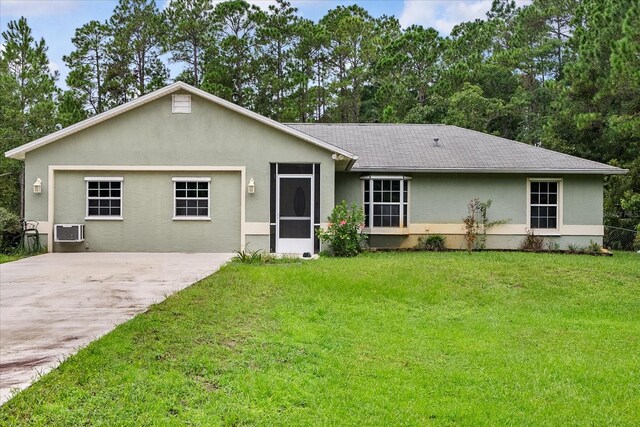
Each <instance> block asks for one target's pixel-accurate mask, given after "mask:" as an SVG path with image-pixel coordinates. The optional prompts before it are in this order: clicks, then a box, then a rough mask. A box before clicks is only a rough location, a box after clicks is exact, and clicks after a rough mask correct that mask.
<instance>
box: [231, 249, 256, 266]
mask: <svg viewBox="0 0 640 427" xmlns="http://www.w3.org/2000/svg"><path fill="white" fill-rule="evenodd" d="M235 260H236V261H237V262H239V263H242V264H260V263H262V261H263V256H262V252H261V251H260V250H257V251H249V250H246V249H243V250H240V251H236V256H235Z"/></svg>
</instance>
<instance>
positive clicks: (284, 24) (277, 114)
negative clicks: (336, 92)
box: [256, 0, 300, 120]
mask: <svg viewBox="0 0 640 427" xmlns="http://www.w3.org/2000/svg"><path fill="white" fill-rule="evenodd" d="M296 12H297V9H296V8H294V7H291V4H290V3H289V2H287V1H284V0H277V2H276V5H269V7H268V9H267V11H266V13H261V14H258V15H256V16H257V17H258V19H259V22H258V25H257V28H256V48H257V53H258V55H259V56H258V58H257V61H258V78H257V79H256V90H257V99H256V111H257V112H259V113H261V114H264V115H266V116H269V117H271V118H273V119H276V120H281V119H282V117H283V116H284V115H285V114H286V110H287V109H288V108H289V105H288V104H289V103H288V102H287V98H288V97H289V96H290V95H291V93H292V92H293V88H294V85H295V83H294V80H293V72H294V70H293V68H292V67H293V64H292V61H293V53H294V46H295V43H296V40H297V39H298V37H299V36H300V34H299V33H298V31H297V29H298V26H297V23H298V17H297V16H296V15H295V14H296Z"/></svg>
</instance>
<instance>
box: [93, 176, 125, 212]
mask: <svg viewBox="0 0 640 427" xmlns="http://www.w3.org/2000/svg"><path fill="white" fill-rule="evenodd" d="M90 182H120V183H121V184H120V215H119V216H115V215H89V183H90ZM84 187H85V197H84V201H85V211H84V219H85V221H123V220H124V216H123V213H124V177H121V176H85V177H84ZM99 199H100V197H98V200H99Z"/></svg>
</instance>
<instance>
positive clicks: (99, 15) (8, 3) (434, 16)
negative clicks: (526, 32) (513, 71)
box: [0, 0, 526, 86]
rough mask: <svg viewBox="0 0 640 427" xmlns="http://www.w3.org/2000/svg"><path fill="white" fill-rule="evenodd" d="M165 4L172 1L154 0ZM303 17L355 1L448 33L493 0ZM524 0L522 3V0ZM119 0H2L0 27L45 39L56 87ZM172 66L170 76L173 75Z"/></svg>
mask: <svg viewBox="0 0 640 427" xmlns="http://www.w3.org/2000/svg"><path fill="white" fill-rule="evenodd" d="M156 1H157V3H158V5H159V7H164V6H165V3H166V2H167V1H170V0H156ZM249 2H250V3H253V4H257V5H259V6H262V7H265V6H266V5H268V4H270V3H274V2H273V1H271V0H251V1H249ZM290 2H291V3H292V4H293V5H294V6H296V7H297V8H298V11H299V14H300V15H301V16H303V17H305V18H308V19H313V20H318V19H319V18H321V17H322V16H323V15H324V14H325V13H326V12H327V11H328V10H329V9H331V8H334V7H335V6H337V5H347V4H353V3H356V4H358V5H360V6H362V7H363V8H365V9H367V10H368V11H369V13H371V14H372V15H373V16H376V17H378V16H381V15H383V14H386V15H394V16H396V17H397V18H398V19H399V20H400V23H401V24H402V25H403V26H404V27H406V26H409V25H411V24H420V25H423V26H425V27H434V28H436V29H437V30H438V31H440V33H441V34H443V35H447V34H449V32H450V31H451V28H452V27H453V26H454V25H456V24H458V23H460V22H463V21H469V20H473V19H476V18H484V17H485V14H486V12H487V11H488V10H489V8H490V7H491V0H368V1H367V0H364V1H343V0H293V1H291V0H290ZM523 2H526V0H522V1H520V3H523ZM117 3H118V2H117V0H0V29H1V30H2V31H4V30H5V29H6V27H7V22H9V21H10V20H13V19H18V18H20V16H24V17H26V18H27V21H28V23H29V25H30V26H31V28H32V30H33V34H34V36H35V37H36V38H40V37H44V39H45V41H46V42H47V45H48V46H49V60H50V62H51V68H52V69H54V70H58V71H59V72H60V80H59V84H60V86H65V85H64V79H65V77H66V75H67V70H66V68H65V66H64V63H63V62H62V56H63V55H66V54H68V53H70V52H71V50H72V49H73V45H72V43H71V37H72V36H73V34H74V32H75V29H76V28H78V27H80V26H82V25H84V24H86V23H87V22H89V21H90V20H98V21H104V20H105V19H107V18H108V17H109V16H110V15H111V13H112V12H113V9H114V7H115V6H116V4H117ZM173 68H176V67H172V75H175V74H177V72H176V70H174V69H173Z"/></svg>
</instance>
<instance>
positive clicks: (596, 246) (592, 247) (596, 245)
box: [587, 240, 602, 254]
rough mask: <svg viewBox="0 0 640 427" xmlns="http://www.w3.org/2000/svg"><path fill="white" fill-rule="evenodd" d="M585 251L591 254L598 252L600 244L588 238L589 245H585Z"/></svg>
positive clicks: (600, 250) (600, 247)
mask: <svg viewBox="0 0 640 427" xmlns="http://www.w3.org/2000/svg"><path fill="white" fill-rule="evenodd" d="M587 252H589V253H592V254H598V253H600V252H602V246H600V244H599V243H598V242H596V241H594V240H589V245H588V246H587Z"/></svg>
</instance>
